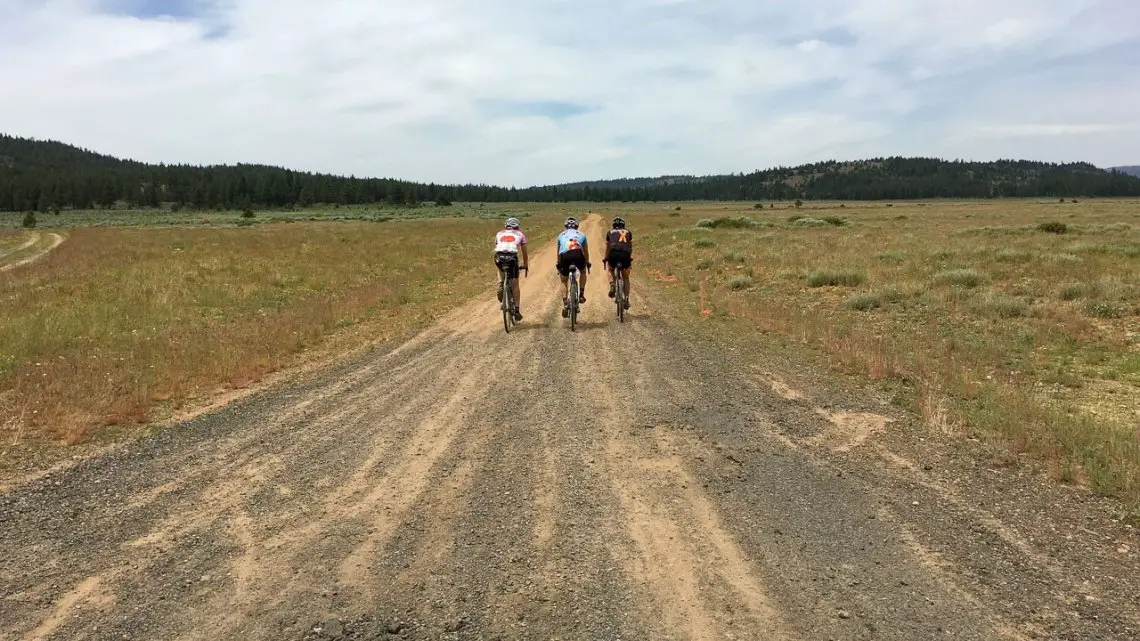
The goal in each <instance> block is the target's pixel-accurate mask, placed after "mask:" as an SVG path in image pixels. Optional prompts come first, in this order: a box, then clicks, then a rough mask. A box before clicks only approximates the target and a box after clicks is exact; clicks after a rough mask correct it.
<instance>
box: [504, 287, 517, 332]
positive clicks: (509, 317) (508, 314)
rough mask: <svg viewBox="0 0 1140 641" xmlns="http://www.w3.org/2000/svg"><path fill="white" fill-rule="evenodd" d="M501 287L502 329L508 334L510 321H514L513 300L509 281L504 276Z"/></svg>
mask: <svg viewBox="0 0 1140 641" xmlns="http://www.w3.org/2000/svg"><path fill="white" fill-rule="evenodd" d="M502 288H503V329H504V330H506V332H507V333H508V334H510V333H511V323H513V322H514V320H515V319H514V314H513V313H512V311H511V310H512V307H513V301H512V300H511V281H510V279H507V278H504V279H503V283H502Z"/></svg>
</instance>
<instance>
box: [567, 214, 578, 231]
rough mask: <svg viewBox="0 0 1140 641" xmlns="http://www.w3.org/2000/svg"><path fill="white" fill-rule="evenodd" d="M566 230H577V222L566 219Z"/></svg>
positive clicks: (572, 219)
mask: <svg viewBox="0 0 1140 641" xmlns="http://www.w3.org/2000/svg"><path fill="white" fill-rule="evenodd" d="M565 227H566V229H578V221H577V220H575V219H574V218H573V217H571V218H567V219H566V225H565Z"/></svg>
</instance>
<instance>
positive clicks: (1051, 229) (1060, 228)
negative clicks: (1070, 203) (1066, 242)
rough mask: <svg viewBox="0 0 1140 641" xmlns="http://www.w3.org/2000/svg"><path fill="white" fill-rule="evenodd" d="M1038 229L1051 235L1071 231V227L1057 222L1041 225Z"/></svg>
mask: <svg viewBox="0 0 1140 641" xmlns="http://www.w3.org/2000/svg"><path fill="white" fill-rule="evenodd" d="M1037 229H1038V230H1039V231H1043V232H1047V233H1050V234H1063V233H1065V232H1067V231H1069V226H1068V225H1066V224H1065V223H1059V222H1056V221H1052V222H1047V223H1041V224H1040V225H1038V226H1037Z"/></svg>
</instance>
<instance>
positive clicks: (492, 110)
mask: <svg viewBox="0 0 1140 641" xmlns="http://www.w3.org/2000/svg"><path fill="white" fill-rule="evenodd" d="M480 107H481V108H482V110H483V111H484V112H486V113H487V114H488V115H491V116H496V117H500V118H512V117H528V116H529V117H533V116H539V117H545V118H550V119H551V120H565V119H567V118H573V117H574V116H581V115H582V114H587V113H590V112H591V111H597V108H596V107H592V106H590V105H586V104H582V103H577V102H569V101H564V100H484V101H482V102H481V103H480Z"/></svg>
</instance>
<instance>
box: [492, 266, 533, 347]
mask: <svg viewBox="0 0 1140 641" xmlns="http://www.w3.org/2000/svg"><path fill="white" fill-rule="evenodd" d="M517 261H518V256H515V255H514V254H499V255H498V256H496V260H495V264H496V265H497V266H498V267H499V300H500V301H502V302H501V303H500V307H501V308H502V311H503V329H504V330H506V332H507V333H508V334H510V333H511V327H513V326H515V325H516V324H517V323H516V322H515V290H514V287H513V285H514V281H515V280H516V279H514V278H511V277H510V276H508V275H507V269H508V268H509V267H510V266H511V263H512V262H517ZM522 269H523V271H525V272H526V274H527V276H530V266H527V267H524V268H522Z"/></svg>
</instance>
